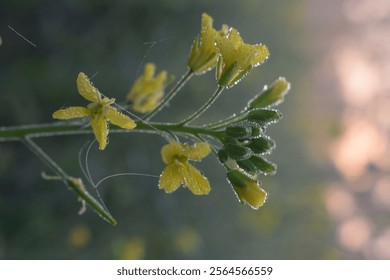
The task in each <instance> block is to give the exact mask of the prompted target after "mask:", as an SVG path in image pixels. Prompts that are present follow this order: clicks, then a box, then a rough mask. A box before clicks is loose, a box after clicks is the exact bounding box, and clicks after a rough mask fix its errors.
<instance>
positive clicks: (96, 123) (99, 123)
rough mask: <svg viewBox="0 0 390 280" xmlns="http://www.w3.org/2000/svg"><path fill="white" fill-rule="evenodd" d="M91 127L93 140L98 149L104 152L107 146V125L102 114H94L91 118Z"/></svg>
mask: <svg viewBox="0 0 390 280" xmlns="http://www.w3.org/2000/svg"><path fill="white" fill-rule="evenodd" d="M91 127H92V130H93V133H94V134H95V138H96V140H97V141H98V143H99V149H100V150H104V149H105V148H106V146H107V137H108V124H107V118H106V117H105V116H104V115H103V114H96V115H94V116H92V117H91Z"/></svg>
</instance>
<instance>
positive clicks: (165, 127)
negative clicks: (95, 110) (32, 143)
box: [0, 121, 223, 142]
mask: <svg viewBox="0 0 390 280" xmlns="http://www.w3.org/2000/svg"><path fill="white" fill-rule="evenodd" d="M136 123H137V127H136V128H134V129H131V130H127V129H117V128H116V127H115V126H110V133H133V132H144V133H148V132H149V133H161V131H168V132H177V133H188V134H204V135H210V136H212V137H217V138H218V137H219V136H221V133H222V134H223V132H221V131H216V130H211V129H207V128H203V127H197V126H182V125H180V124H167V123H159V122H150V123H145V122H143V121H137V122H136ZM92 133H93V132H92V129H91V128H90V127H84V128H82V126H81V125H76V124H74V123H72V122H63V121H61V122H54V123H47V124H36V125H28V126H11V127H0V142H8V141H20V140H23V139H24V138H29V139H31V138H39V137H51V136H62V135H76V134H92Z"/></svg>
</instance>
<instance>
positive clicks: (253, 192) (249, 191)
mask: <svg viewBox="0 0 390 280" xmlns="http://www.w3.org/2000/svg"><path fill="white" fill-rule="evenodd" d="M234 191H235V192H236V194H237V197H238V198H239V200H240V201H241V202H242V203H248V204H249V205H250V206H251V207H252V208H253V209H258V208H259V207H260V206H262V205H263V204H264V202H265V201H266V199H267V193H266V192H265V191H264V190H263V189H262V188H260V187H259V185H258V184H256V183H250V184H248V185H246V186H245V187H234Z"/></svg>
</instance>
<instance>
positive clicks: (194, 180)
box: [183, 162, 211, 195]
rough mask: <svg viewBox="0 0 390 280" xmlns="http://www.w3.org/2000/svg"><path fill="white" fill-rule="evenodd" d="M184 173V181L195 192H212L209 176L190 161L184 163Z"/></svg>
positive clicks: (203, 193) (198, 193)
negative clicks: (203, 173) (204, 174)
mask: <svg viewBox="0 0 390 280" xmlns="http://www.w3.org/2000/svg"><path fill="white" fill-rule="evenodd" d="M183 175H184V180H183V181H184V183H185V184H186V185H187V187H188V188H189V189H190V191H191V192H192V193H193V194H196V195H205V194H208V193H209V192H210V190H211V187H210V184H209V181H208V180H207V178H206V177H204V176H203V175H202V174H201V173H200V172H199V171H198V169H196V168H195V167H194V166H192V165H191V164H189V163H188V162H186V163H184V172H183Z"/></svg>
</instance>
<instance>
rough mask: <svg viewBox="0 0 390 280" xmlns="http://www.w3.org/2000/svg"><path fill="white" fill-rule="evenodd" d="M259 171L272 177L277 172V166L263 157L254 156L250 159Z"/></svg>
mask: <svg viewBox="0 0 390 280" xmlns="http://www.w3.org/2000/svg"><path fill="white" fill-rule="evenodd" d="M249 160H250V161H251V162H252V163H253V164H254V165H255V166H256V167H257V169H258V170H259V171H261V172H263V173H264V174H265V175H272V174H275V172H276V164H274V163H272V162H270V161H268V160H266V159H264V158H263V157H261V156H252V157H251V158H250V159H249Z"/></svg>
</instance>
